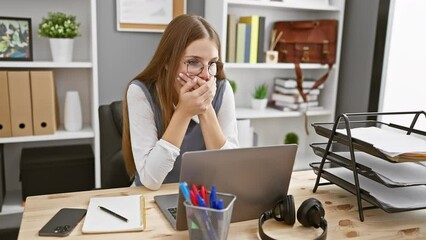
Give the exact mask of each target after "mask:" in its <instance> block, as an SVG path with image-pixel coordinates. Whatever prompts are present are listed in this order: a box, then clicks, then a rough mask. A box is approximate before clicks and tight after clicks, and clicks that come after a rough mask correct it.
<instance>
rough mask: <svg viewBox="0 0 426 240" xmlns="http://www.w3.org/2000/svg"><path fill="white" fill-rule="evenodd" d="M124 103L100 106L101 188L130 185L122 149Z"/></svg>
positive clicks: (117, 102) (118, 102) (116, 102)
mask: <svg viewBox="0 0 426 240" xmlns="http://www.w3.org/2000/svg"><path fill="white" fill-rule="evenodd" d="M122 105H123V103H122V101H115V102H112V103H111V104H108V105H101V106H99V109H98V110H99V130H100V145H101V146H100V149H101V188H115V187H127V186H130V184H131V180H130V179H129V176H128V175H127V172H126V168H125V166H124V159H123V154H122V151H121V136H122V128H123V127H122V126H123V113H122V109H123V106H122Z"/></svg>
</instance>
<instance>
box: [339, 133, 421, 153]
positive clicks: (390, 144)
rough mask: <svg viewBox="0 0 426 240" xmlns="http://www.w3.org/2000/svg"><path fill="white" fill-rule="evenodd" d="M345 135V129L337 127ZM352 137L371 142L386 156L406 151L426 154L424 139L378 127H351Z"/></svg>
mask: <svg viewBox="0 0 426 240" xmlns="http://www.w3.org/2000/svg"><path fill="white" fill-rule="evenodd" d="M337 131H338V132H339V133H341V134H344V135H346V129H338V130H337ZM351 135H352V138H356V139H359V140H361V141H364V142H367V143H370V144H372V145H373V146H374V147H375V148H377V149H379V150H380V151H382V152H383V153H385V154H386V155H388V156H391V157H395V156H398V155H401V154H406V153H418V154H426V141H425V140H423V139H421V138H418V137H415V136H413V135H406V134H404V133H402V132H401V133H398V132H394V131H390V130H385V129H381V128H378V127H365V128H353V129H351Z"/></svg>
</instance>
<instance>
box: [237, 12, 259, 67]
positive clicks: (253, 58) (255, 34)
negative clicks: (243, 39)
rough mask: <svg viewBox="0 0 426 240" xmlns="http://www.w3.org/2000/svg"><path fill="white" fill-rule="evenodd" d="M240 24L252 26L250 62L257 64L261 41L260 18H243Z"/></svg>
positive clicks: (252, 16)
mask: <svg viewBox="0 0 426 240" xmlns="http://www.w3.org/2000/svg"><path fill="white" fill-rule="evenodd" d="M240 23H246V24H249V25H250V26H251V31H250V61H249V63H257V52H258V41H259V16H257V15H251V16H241V17H240Z"/></svg>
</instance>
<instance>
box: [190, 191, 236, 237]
mask: <svg viewBox="0 0 426 240" xmlns="http://www.w3.org/2000/svg"><path fill="white" fill-rule="evenodd" d="M216 195H217V198H218V199H219V198H222V199H223V202H224V208H223V209H221V210H218V209H214V208H209V207H199V206H194V205H192V204H191V203H189V202H187V201H185V202H184V203H183V204H184V205H185V209H186V219H187V222H188V232H189V239H207V240H219V239H220V240H224V239H226V238H227V236H228V231H229V224H230V222H231V217H232V208H233V207H234V202H235V200H236V199H237V197H236V196H235V195H233V194H228V193H219V192H218V193H216Z"/></svg>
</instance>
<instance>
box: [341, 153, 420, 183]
mask: <svg viewBox="0 0 426 240" xmlns="http://www.w3.org/2000/svg"><path fill="white" fill-rule="evenodd" d="M335 153H336V154H338V155H340V156H342V157H345V158H347V159H351V156H350V154H349V152H335ZM355 161H356V162H357V163H360V164H362V165H364V166H367V167H369V168H371V169H372V171H374V172H375V173H376V174H377V175H378V176H379V177H380V178H381V179H382V180H383V181H385V182H387V183H393V184H399V185H413V184H425V185H426V165H425V164H426V163H425V162H402V163H392V162H388V161H384V160H383V159H381V158H378V157H375V156H372V155H369V154H367V153H364V152H355Z"/></svg>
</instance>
